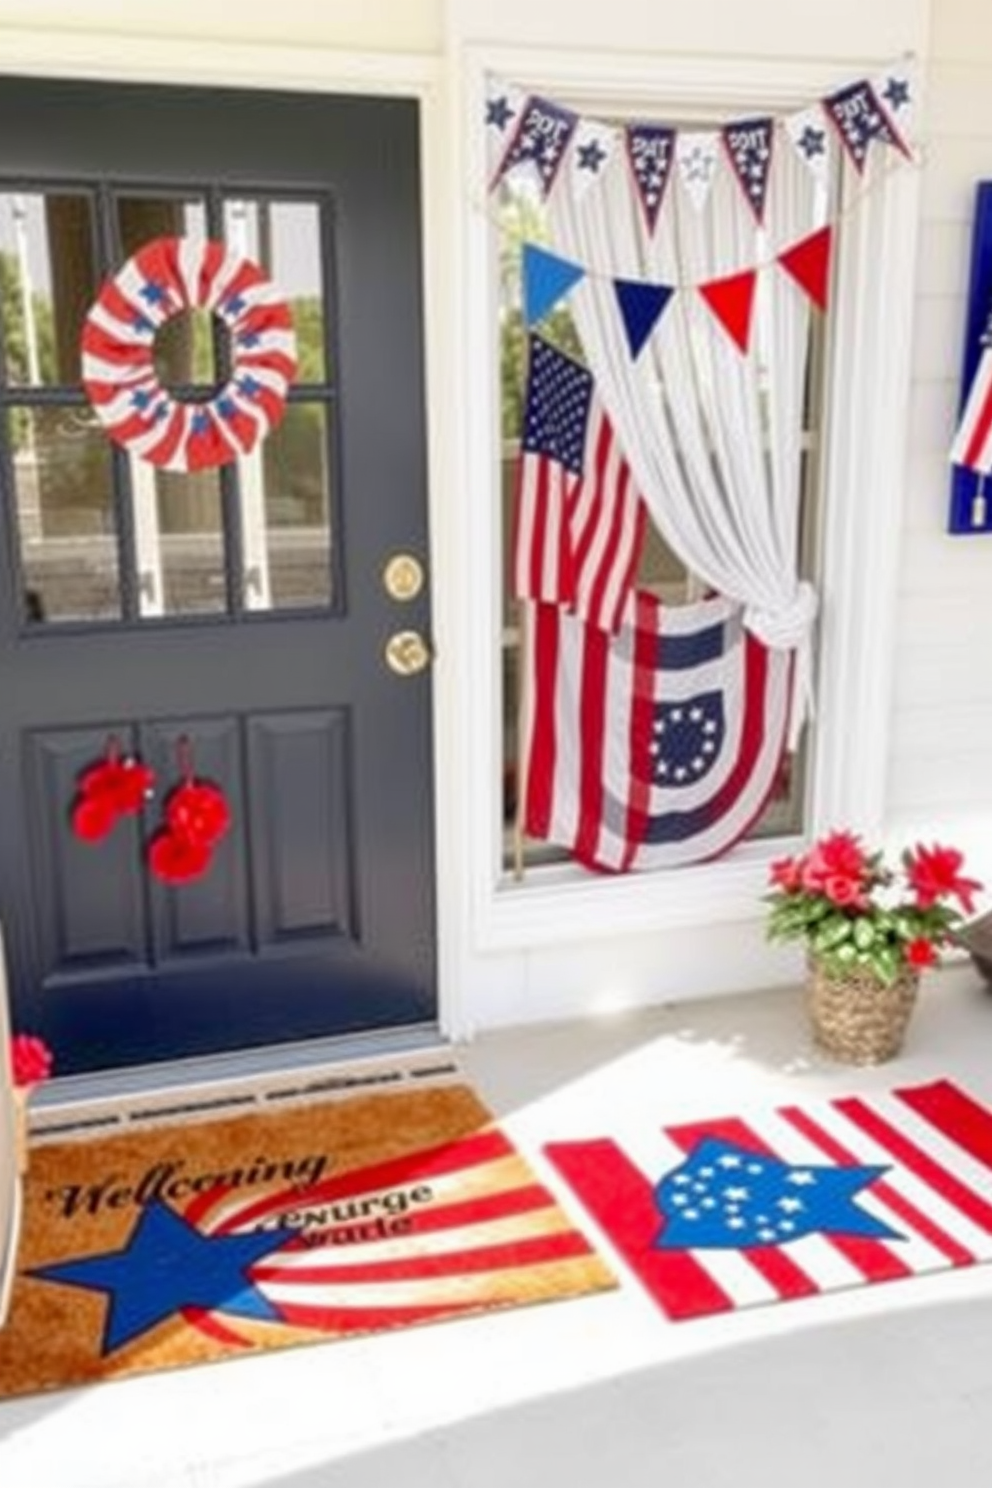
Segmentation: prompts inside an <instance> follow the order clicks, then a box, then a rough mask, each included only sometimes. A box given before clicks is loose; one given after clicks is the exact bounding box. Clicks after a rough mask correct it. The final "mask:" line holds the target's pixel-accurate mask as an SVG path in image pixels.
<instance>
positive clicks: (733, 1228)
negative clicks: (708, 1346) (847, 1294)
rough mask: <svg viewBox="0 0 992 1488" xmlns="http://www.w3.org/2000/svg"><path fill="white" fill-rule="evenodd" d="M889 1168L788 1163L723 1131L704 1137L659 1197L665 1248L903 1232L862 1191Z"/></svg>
mask: <svg viewBox="0 0 992 1488" xmlns="http://www.w3.org/2000/svg"><path fill="white" fill-rule="evenodd" d="M886 1172H888V1168H887V1167H884V1166H875V1165H870V1164H861V1163H837V1164H829V1165H828V1164H819V1163H787V1162H782V1161H781V1160H780V1159H779V1158H777V1157H772V1156H769V1155H767V1154H765V1153H762V1152H755V1151H753V1150H752V1149H750V1148H748V1147H741V1146H738V1145H737V1144H736V1143H734V1142H727V1141H724V1140H723V1138H720V1137H703V1138H702V1139H701V1140H700V1141H699V1142H698V1143H697V1144H696V1146H695V1147H694V1148H693V1150H692V1152H691V1153H690V1154H689V1156H688V1157H687V1158H686V1160H685V1162H683V1163H681V1164H680V1165H679V1167H677V1168H674V1169H672V1170H671V1171H669V1172H668V1173H666V1174H665V1175H664V1177H663V1178H662V1179H661V1181H660V1182H659V1183H658V1185H657V1187H656V1188H655V1203H656V1205H657V1208H658V1211H659V1213H660V1214H661V1216H662V1219H663V1220H664V1226H663V1228H662V1230H661V1231H660V1233H659V1235H658V1236H657V1238H656V1240H655V1245H656V1247H657V1248H658V1249H660V1250H691V1249H711V1250H749V1249H755V1248H757V1247H761V1246H766V1245H784V1244H786V1243H787V1242H788V1241H790V1240H800V1239H802V1238H803V1237H804V1236H805V1235H854V1236H860V1237H862V1238H865V1239H872V1240H898V1239H901V1238H902V1236H901V1235H900V1234H899V1232H898V1230H893V1229H892V1228H891V1227H890V1226H889V1225H887V1224H885V1223H884V1221H882V1220H880V1219H877V1218H876V1217H875V1215H874V1214H871V1213H870V1212H869V1211H868V1210H866V1209H862V1208H861V1207H860V1206H859V1205H858V1202H857V1196H858V1194H860V1193H861V1192H862V1190H863V1189H866V1188H868V1187H869V1185H870V1184H872V1183H874V1182H875V1180H876V1179H878V1178H880V1177H881V1176H882V1175H883V1174H884V1173H886Z"/></svg>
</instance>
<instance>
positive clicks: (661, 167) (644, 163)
mask: <svg viewBox="0 0 992 1488" xmlns="http://www.w3.org/2000/svg"><path fill="white" fill-rule="evenodd" d="M626 138H627V158H628V159H629V161H630V168H631V170H632V171H633V174H634V185H635V186H636V187H637V194H638V196H639V198H640V202H641V206H642V207H643V209H644V218H645V221H646V222H647V225H648V232H649V233H653V232H654V230H655V225H656V224H657V221H658V213H659V212H660V211H661V204H662V202H663V201H664V199H665V187H666V186H667V185H668V178H669V176H670V175H671V173H672V162H673V160H674V158H675V130H674V129H666V128H664V127H663V126H662V125H659V124H628V125H627V130H626Z"/></svg>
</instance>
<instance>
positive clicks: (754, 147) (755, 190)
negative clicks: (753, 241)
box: [722, 118, 775, 227]
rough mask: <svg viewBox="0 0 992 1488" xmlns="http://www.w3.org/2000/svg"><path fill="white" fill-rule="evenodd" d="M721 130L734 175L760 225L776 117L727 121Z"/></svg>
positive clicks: (763, 215)
mask: <svg viewBox="0 0 992 1488" xmlns="http://www.w3.org/2000/svg"><path fill="white" fill-rule="evenodd" d="M722 133H723V143H724V148H725V149H726V151H727V155H728V157H729V159H730V164H731V165H732V166H733V169H734V175H735V176H736V177H737V180H738V181H739V183H740V187H741V190H742V191H743V192H744V197H745V200H746V201H747V203H748V205H749V206H750V208H751V210H752V211H753V213H754V216H755V221H756V222H757V223H758V226H759V227H760V226H761V224H762V222H763V221H764V217H765V196H766V193H767V191H768V180H769V177H770V175H771V168H772V145H773V142H774V138H775V121H774V119H771V118H763V119H742V120H741V121H740V122H738V123H734V124H728V125H727V126H726V128H725V129H724V130H723V131H722Z"/></svg>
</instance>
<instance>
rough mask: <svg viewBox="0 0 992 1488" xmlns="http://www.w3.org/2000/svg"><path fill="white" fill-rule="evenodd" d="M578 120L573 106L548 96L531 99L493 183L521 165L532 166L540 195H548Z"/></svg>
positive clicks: (521, 114)
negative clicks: (554, 100)
mask: <svg viewBox="0 0 992 1488" xmlns="http://www.w3.org/2000/svg"><path fill="white" fill-rule="evenodd" d="M578 122H579V116H578V114H573V113H572V112H571V110H570V109H566V108H562V107H561V106H560V105H559V104H557V103H551V102H550V101H549V100H548V99H546V98H528V100H527V102H526V104H525V105H524V107H523V109H522V110H521V112H520V120H519V122H518V124H517V127H516V129H515V130H514V132H513V137H512V139H511V140H510V143H509V145H508V146H507V150H506V153H505V155H504V156H503V158H502V160H501V161H500V163H499V166H498V168H497V171H496V178H495V180H494V181H493V185H494V186H495V185H496V184H497V183H498V182H499V181H501V180H502V179H503V177H504V176H505V175H507V174H508V172H510V171H512V170H516V169H517V167H518V166H529V167H531V168H532V169H533V170H534V171H536V173H537V178H538V180H539V181H540V183H541V194H542V195H543V196H545V197H546V196H547V195H548V192H549V191H550V190H551V188H552V186H553V185H554V181H555V177H556V175H557V174H558V167H559V166H560V165H561V163H562V161H563V160H564V158H565V151H566V150H567V149H568V144H569V141H570V140H571V138H572V135H573V134H574V133H575V129H576V126H577V125H578Z"/></svg>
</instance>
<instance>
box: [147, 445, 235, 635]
mask: <svg viewBox="0 0 992 1488" xmlns="http://www.w3.org/2000/svg"><path fill="white" fill-rule="evenodd" d="M130 468H131V489H132V492H133V499H134V506H133V518H134V537H135V553H136V557H137V570H138V609H139V613H140V614H141V616H142V618H143V619H155V618H156V617H158V616H163V615H212V614H218V613H223V612H224V611H225V610H226V609H227V587H226V580H225V575H224V533H223V520H222V508H221V485H220V476H219V473H218V471H217V470H215V469H214V470H204V471H199V472H198V473H197V474H195V475H191V474H185V473H183V472H174V471H167V470H156V469H155V467H154V466H152V465H149V464H148V463H147V461H145V460H139V459H135V458H132V459H131V460H130Z"/></svg>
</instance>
